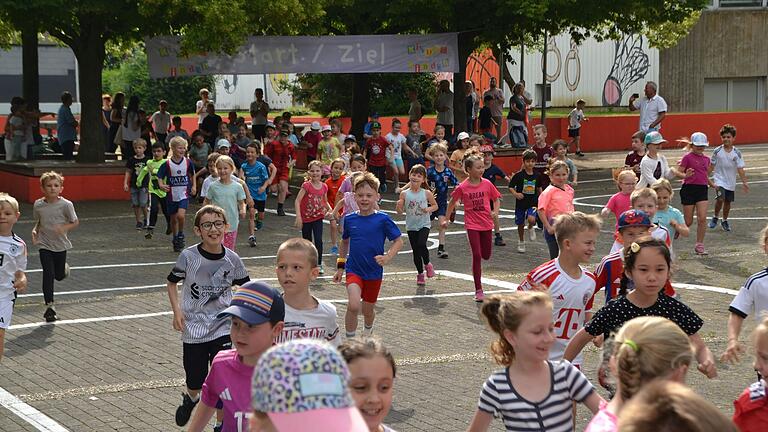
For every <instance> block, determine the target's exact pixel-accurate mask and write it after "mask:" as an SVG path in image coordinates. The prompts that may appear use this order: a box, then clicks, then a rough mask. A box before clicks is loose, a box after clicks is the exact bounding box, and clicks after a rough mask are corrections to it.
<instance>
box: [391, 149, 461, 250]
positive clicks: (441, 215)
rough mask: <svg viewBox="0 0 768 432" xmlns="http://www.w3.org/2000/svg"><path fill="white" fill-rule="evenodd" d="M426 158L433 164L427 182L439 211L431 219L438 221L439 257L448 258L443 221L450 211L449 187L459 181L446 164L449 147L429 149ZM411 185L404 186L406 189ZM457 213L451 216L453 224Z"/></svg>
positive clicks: (428, 170)
mask: <svg viewBox="0 0 768 432" xmlns="http://www.w3.org/2000/svg"><path fill="white" fill-rule="evenodd" d="M426 156H427V158H428V159H430V160H431V161H432V162H433V163H431V164H430V167H429V168H428V169H427V182H428V183H429V184H430V186H432V190H434V191H435V201H437V211H435V212H433V213H432V216H431V219H437V222H438V224H437V226H438V227H439V230H438V232H437V242H438V244H437V257H438V258H448V252H446V251H445V228H443V221H444V220H445V216H446V215H445V212H446V210H447V209H448V187H449V186H456V185H457V184H459V180H458V179H457V178H456V176H455V175H454V174H453V171H451V169H450V168H448V166H447V165H446V164H445V161H446V160H448V147H447V146H446V145H445V144H443V143H437V144H434V145H432V146H431V147H429V149H427V153H426ZM407 187H409V185H405V186H403V189H406V188H407ZM454 215H455V213H452V214H450V215H449V218H450V219H451V222H453V218H454V217H455V216H454Z"/></svg>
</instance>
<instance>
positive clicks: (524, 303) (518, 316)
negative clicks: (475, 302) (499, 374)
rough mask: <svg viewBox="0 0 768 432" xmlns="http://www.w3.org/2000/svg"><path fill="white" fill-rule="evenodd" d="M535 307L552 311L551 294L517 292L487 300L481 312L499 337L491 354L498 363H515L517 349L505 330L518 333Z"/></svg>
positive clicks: (493, 344) (492, 345) (491, 297)
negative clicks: (507, 337)
mask: <svg viewBox="0 0 768 432" xmlns="http://www.w3.org/2000/svg"><path fill="white" fill-rule="evenodd" d="M534 306H543V307H547V308H550V309H551V308H552V299H551V298H550V297H549V294H547V293H544V292H539V291H517V292H514V293H512V294H504V295H492V296H490V297H487V298H486V299H485V302H484V303H483V306H482V308H481V309H480V312H481V313H482V314H483V316H484V317H485V320H486V322H487V323H488V326H489V327H490V328H491V330H493V331H494V332H495V333H496V334H498V336H499V338H498V339H496V340H495V341H493V343H491V354H492V355H493V359H494V360H495V361H496V363H498V364H500V365H502V366H509V365H511V364H512V363H513V362H514V361H515V349H514V348H513V347H512V345H510V344H509V342H508V341H507V339H506V338H505V337H504V330H509V331H512V332H515V331H517V329H518V328H519V327H520V324H521V323H522V322H523V319H525V317H526V316H528V314H529V313H530V310H531V308H533V307H534Z"/></svg>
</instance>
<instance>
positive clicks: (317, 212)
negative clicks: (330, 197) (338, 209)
mask: <svg viewBox="0 0 768 432" xmlns="http://www.w3.org/2000/svg"><path fill="white" fill-rule="evenodd" d="M301 188H302V189H303V190H304V192H305V194H304V197H303V198H302V199H301V221H302V222H303V223H307V222H314V221H316V220H320V219H322V218H324V217H325V212H326V210H328V208H327V207H326V206H324V205H323V198H325V197H326V195H327V194H328V185H326V184H325V183H320V188H319V189H318V188H316V187H314V186H313V185H312V182H308V181H306V182H304V184H302V185H301Z"/></svg>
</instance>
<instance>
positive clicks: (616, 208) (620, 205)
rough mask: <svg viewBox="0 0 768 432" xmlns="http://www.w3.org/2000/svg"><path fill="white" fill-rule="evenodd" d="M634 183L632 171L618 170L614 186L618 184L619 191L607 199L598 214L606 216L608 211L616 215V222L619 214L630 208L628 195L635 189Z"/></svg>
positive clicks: (634, 176) (635, 181)
mask: <svg viewBox="0 0 768 432" xmlns="http://www.w3.org/2000/svg"><path fill="white" fill-rule="evenodd" d="M636 184H637V176H636V175H635V173H634V172H633V171H630V170H625V171H622V172H620V173H619V175H618V176H617V177H616V186H618V188H619V191H618V192H617V193H615V194H613V195H612V196H611V198H610V199H608V203H607V204H606V205H605V207H603V210H601V211H600V216H601V217H606V216H608V214H609V213H613V215H614V216H616V222H617V223H618V221H619V216H621V214H622V213H624V212H625V211H627V210H629V209H631V208H632V203H631V201H630V195H632V192H633V191H634V190H635V185H636Z"/></svg>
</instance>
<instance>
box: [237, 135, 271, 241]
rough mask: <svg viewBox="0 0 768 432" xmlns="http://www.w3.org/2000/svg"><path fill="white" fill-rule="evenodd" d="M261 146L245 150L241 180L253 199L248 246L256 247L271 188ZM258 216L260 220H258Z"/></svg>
mask: <svg viewBox="0 0 768 432" xmlns="http://www.w3.org/2000/svg"><path fill="white" fill-rule="evenodd" d="M259 153H261V151H260V150H259V145H258V144H257V143H255V142H253V143H250V144H248V146H247V147H246V148H245V162H243V164H242V165H240V173H239V174H240V176H239V177H240V179H241V180H243V181H245V184H246V185H248V190H249V191H250V193H251V198H253V205H252V206H248V232H249V233H250V235H249V236H248V245H249V246H250V247H255V246H256V230H260V229H261V227H262V224H263V223H264V210H265V208H266V205H267V187H269V179H270V176H269V170H268V169H267V167H266V166H265V165H264V164H263V163H261V161H259V160H258V157H259ZM257 214H258V219H257Z"/></svg>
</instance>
